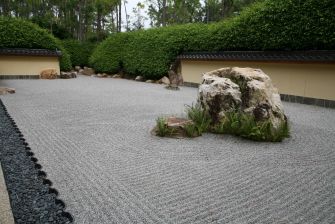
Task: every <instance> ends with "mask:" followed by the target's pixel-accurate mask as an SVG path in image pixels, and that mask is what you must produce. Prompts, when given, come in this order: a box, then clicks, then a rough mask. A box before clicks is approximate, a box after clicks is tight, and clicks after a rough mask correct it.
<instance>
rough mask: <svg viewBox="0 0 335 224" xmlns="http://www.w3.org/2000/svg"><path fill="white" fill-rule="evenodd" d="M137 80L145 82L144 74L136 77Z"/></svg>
mask: <svg viewBox="0 0 335 224" xmlns="http://www.w3.org/2000/svg"><path fill="white" fill-rule="evenodd" d="M135 81H138V82H143V81H144V78H143V76H140V75H139V76H136V78H135Z"/></svg>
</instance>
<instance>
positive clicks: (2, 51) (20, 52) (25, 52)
mask: <svg viewBox="0 0 335 224" xmlns="http://www.w3.org/2000/svg"><path fill="white" fill-rule="evenodd" d="M0 55H17V56H48V57H61V56H62V52H61V51H58V50H47V49H25V48H0Z"/></svg>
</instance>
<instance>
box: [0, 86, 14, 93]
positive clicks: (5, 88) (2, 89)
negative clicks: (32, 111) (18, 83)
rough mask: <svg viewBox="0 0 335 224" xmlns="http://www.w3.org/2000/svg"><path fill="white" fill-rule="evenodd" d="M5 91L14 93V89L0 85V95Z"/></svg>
mask: <svg viewBox="0 0 335 224" xmlns="http://www.w3.org/2000/svg"><path fill="white" fill-rule="evenodd" d="M7 93H10V94H13V93H15V89H13V88H8V87H0V95H5V94H7Z"/></svg>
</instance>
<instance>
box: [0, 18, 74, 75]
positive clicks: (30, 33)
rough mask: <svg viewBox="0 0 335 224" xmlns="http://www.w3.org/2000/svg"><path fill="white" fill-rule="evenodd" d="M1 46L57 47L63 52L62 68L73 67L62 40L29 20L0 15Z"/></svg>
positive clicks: (54, 48) (53, 48)
mask: <svg viewBox="0 0 335 224" xmlns="http://www.w3.org/2000/svg"><path fill="white" fill-rule="evenodd" d="M0 48H28V49H34V48H35V49H49V50H56V49H57V50H60V51H62V54H63V56H62V58H61V60H60V67H61V70H64V71H67V70H70V69H71V61H70V56H69V55H68V53H67V52H66V50H65V49H64V47H63V45H62V43H61V41H60V40H58V39H56V38H55V37H54V36H52V35H51V34H49V33H48V31H46V30H43V29H42V28H40V27H39V26H37V25H36V24H33V23H31V22H28V21H24V20H21V19H15V18H5V17H0Z"/></svg>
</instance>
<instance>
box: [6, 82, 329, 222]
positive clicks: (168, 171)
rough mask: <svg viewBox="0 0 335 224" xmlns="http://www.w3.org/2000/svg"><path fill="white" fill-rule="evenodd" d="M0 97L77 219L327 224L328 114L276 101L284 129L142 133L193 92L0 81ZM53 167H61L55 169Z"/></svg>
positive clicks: (124, 84)
mask: <svg viewBox="0 0 335 224" xmlns="http://www.w3.org/2000/svg"><path fill="white" fill-rule="evenodd" d="M4 82H5V83H4V84H5V85H7V86H11V87H14V88H16V90H17V93H16V94H14V95H6V96H4V97H2V99H3V101H4V103H5V105H6V106H7V108H8V110H9V112H10V114H11V115H12V116H13V117H14V118H15V121H16V122H17V123H18V125H19V127H20V129H21V131H22V132H23V134H24V135H25V137H26V139H27V140H28V142H29V143H30V146H31V147H32V148H33V149H34V152H35V155H36V158H38V159H39V163H40V164H41V165H42V166H43V169H44V170H45V171H46V172H47V173H48V177H49V179H50V180H52V181H53V187H54V188H56V189H58V190H59V193H60V195H59V198H61V199H63V200H64V201H65V202H66V204H67V210H68V211H69V212H70V213H71V214H73V215H74V217H75V220H76V222H77V223H80V224H84V223H98V224H100V223H102V224H104V223H106V224H107V223H199V224H203V223H238V224H240V223H304V224H305V223H307V224H308V223H326V224H330V223H335V212H334V211H335V110H333V109H325V108H321V107H315V106H306V105H299V104H292V103H284V106H285V110H286V113H287V114H288V116H289V119H290V121H291V126H292V137H291V138H290V139H287V140H285V141H284V142H283V143H259V142H251V141H248V140H243V139H240V138H237V137H233V136H226V135H224V136H221V135H213V134H205V135H204V136H202V137H200V138H196V139H191V140H185V139H166V138H159V137H156V136H152V135H151V134H150V130H151V128H153V126H154V125H155V119H156V118H157V117H158V116H161V115H167V114H172V115H180V114H181V113H183V110H184V105H185V104H191V103H192V102H193V101H195V99H196V95H197V90H196V89H195V88H187V87H182V88H181V90H180V91H168V90H165V89H164V88H163V87H162V86H161V85H155V84H147V83H139V82H132V81H128V80H121V79H98V78H91V77H79V78H78V79H73V80H54V81H45V80H33V81H32V80H20V81H4ZM60 164H61V165H60Z"/></svg>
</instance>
